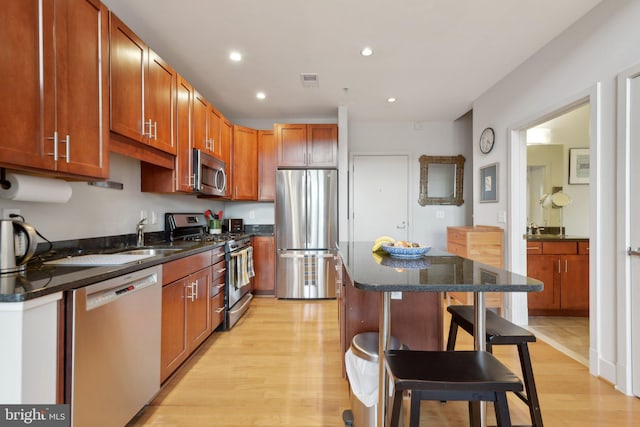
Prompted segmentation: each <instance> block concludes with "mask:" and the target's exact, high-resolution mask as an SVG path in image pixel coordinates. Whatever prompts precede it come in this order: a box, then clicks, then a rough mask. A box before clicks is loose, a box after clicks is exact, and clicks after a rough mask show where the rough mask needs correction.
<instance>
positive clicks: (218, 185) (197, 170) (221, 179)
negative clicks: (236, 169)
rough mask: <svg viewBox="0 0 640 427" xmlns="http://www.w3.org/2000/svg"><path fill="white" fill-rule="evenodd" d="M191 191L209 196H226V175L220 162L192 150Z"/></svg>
mask: <svg viewBox="0 0 640 427" xmlns="http://www.w3.org/2000/svg"><path fill="white" fill-rule="evenodd" d="M193 175H194V178H195V179H194V185H193V191H195V192H197V193H202V194H208V195H211V196H226V195H227V173H226V171H225V164H224V162H223V161H222V160H219V159H216V158H215V157H213V156H210V155H208V154H207V153H203V152H202V151H200V150H198V149H197V148H194V149H193Z"/></svg>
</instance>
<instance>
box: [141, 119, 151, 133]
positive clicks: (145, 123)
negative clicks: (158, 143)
mask: <svg viewBox="0 0 640 427" xmlns="http://www.w3.org/2000/svg"><path fill="white" fill-rule="evenodd" d="M147 126H149V132H147ZM152 127H153V123H151V119H149V121H147V120H145V121H143V122H142V136H146V137H147V138H151V137H152V136H153V134H152V133H151V128H152Z"/></svg>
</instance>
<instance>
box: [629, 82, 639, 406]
mask: <svg viewBox="0 0 640 427" xmlns="http://www.w3.org/2000/svg"><path fill="white" fill-rule="evenodd" d="M630 89H631V91H630V103H629V107H630V111H629V114H628V117H629V118H630V121H629V132H630V151H631V152H630V157H629V163H630V164H631V165H632V167H631V168H630V176H629V194H630V200H629V207H630V212H629V213H630V219H631V221H629V224H630V230H629V234H630V235H629V237H630V239H629V241H630V243H631V247H632V248H634V249H638V248H640V168H638V167H633V166H634V165H638V164H640V116H639V114H640V77H635V78H634V79H632V80H631V85H630ZM630 262H631V305H630V307H631V357H632V369H631V371H632V374H633V379H632V383H633V394H634V395H636V396H640V256H632V257H631V259H630Z"/></svg>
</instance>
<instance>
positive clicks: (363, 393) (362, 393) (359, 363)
mask: <svg viewBox="0 0 640 427" xmlns="http://www.w3.org/2000/svg"><path fill="white" fill-rule="evenodd" d="M344 364H345V367H346V370H347V377H348V378H349V384H351V391H352V392H353V394H355V395H356V397H357V398H358V400H360V402H362V403H363V404H364V405H365V406H366V407H367V408H370V407H372V406H374V405H375V404H376V403H378V363H377V362H371V361H369V360H365V359H362V358H360V357H358V356H356V355H355V354H353V352H352V351H351V349H349V350H347V352H346V353H345V355H344Z"/></svg>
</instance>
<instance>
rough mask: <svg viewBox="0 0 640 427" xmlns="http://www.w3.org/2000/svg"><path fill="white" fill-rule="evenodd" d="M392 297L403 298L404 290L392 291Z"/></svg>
mask: <svg viewBox="0 0 640 427" xmlns="http://www.w3.org/2000/svg"><path fill="white" fill-rule="evenodd" d="M391 299H402V292H391Z"/></svg>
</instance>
